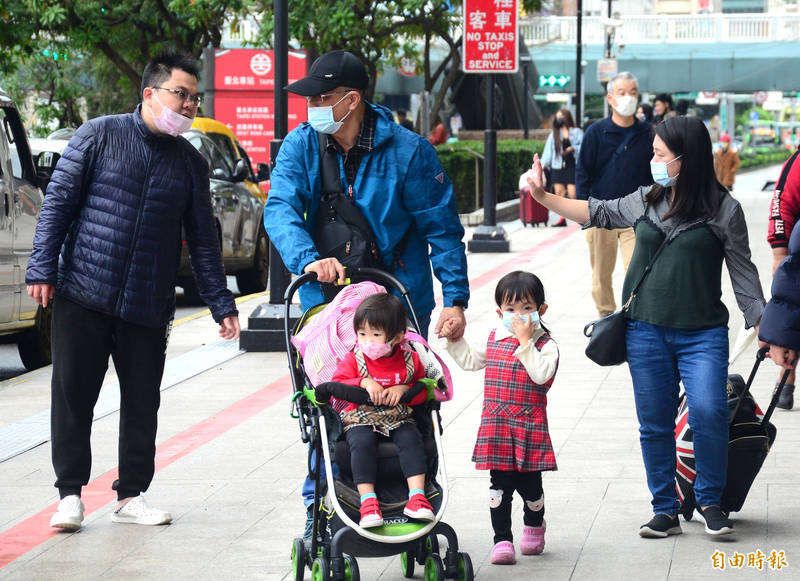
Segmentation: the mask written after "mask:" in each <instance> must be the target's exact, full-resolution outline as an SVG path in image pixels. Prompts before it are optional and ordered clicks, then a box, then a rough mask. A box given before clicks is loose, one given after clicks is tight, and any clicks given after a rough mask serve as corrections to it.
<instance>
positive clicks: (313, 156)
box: [264, 50, 469, 538]
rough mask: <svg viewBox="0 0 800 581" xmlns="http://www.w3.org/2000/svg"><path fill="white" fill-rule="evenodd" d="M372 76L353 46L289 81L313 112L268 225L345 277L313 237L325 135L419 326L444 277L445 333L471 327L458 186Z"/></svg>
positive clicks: (284, 148) (316, 265)
mask: <svg viewBox="0 0 800 581" xmlns="http://www.w3.org/2000/svg"><path fill="white" fill-rule="evenodd" d="M368 85H369V77H368V75H367V70H366V68H365V67H364V65H363V63H362V62H361V61H360V60H359V59H358V58H357V57H356V56H355V55H353V54H352V53H349V52H347V51H343V50H335V51H332V52H328V53H325V54H324V55H322V56H320V57H319V58H318V59H317V60H316V61H314V64H312V65H311V68H310V69H309V74H308V76H306V77H305V78H303V79H300V80H299V81H297V82H295V83H292V84H291V85H289V86H288V87H286V90H287V91H289V92H290V93H295V94H297V95H302V96H304V97H305V98H306V101H307V102H308V111H309V116H308V118H309V121H308V122H307V123H302V124H301V125H300V126H299V127H298V128H297V129H294V130H293V131H291V132H290V133H289V134H288V135H287V136H286V139H285V140H284V141H283V144H282V145H281V150H280V153H279V154H278V158H277V159H276V161H275V169H274V170H273V172H272V176H271V187H270V193H269V198H268V199H267V206H266V208H265V210H264V226H265V227H266V230H267V233H268V234H269V237H270V240H271V241H272V243H273V244H274V245H275V248H277V250H278V252H279V253H280V255H281V258H282V259H283V262H284V264H286V267H287V268H288V269H289V270H290V271H291V272H293V273H295V274H302V273H304V272H315V273H316V274H317V280H318V281H319V282H322V283H332V282H334V281H335V280H342V279H344V278H345V277H346V275H345V270H344V267H343V266H342V264H341V263H340V262H339V261H338V260H337V259H336V258H332V257H323V256H321V255H320V253H319V251H318V249H317V247H316V244H315V241H314V237H315V234H316V223H317V220H316V216H317V213H318V211H319V206H320V198H321V196H322V175H321V171H320V134H321V135H322V136H323V138H324V144H325V145H324V147H325V148H326V151H327V152H332V153H334V154H335V155H336V158H337V162H338V166H339V167H340V176H339V181H340V182H341V184H342V189H343V191H347V192H350V193H351V195H352V197H353V201H354V203H355V205H356V206H357V208H358V210H359V211H360V212H361V213H362V214H363V216H364V218H365V219H366V221H367V223H368V224H369V225H370V227H371V228H372V233H373V234H374V236H375V240H376V243H377V246H378V250H379V254H380V260H381V264H382V267H383V268H384V269H385V270H386V271H388V272H390V273H391V274H393V275H394V276H396V277H397V278H398V279H400V281H401V282H403V284H405V286H406V287H407V288H408V289H409V295H410V299H411V302H412V304H413V305H414V309H415V310H416V312H417V314H418V319H419V322H420V326H421V328H420V329H419V332H420V335H422V336H423V337H427V334H428V327H429V325H430V321H431V311H433V308H434V305H435V303H434V297H433V277H432V273H431V271H433V273H435V275H436V277H437V278H438V279H439V281H440V282H441V283H442V295H443V299H442V302H443V307H444V308H443V309H442V313H441V315H440V316H439V320H438V322H437V324H436V327H435V330H434V332H435V333H437V334H438V333H440V331H442V329H443V325H444V324H445V323H446V322H447V321H448V320H451V319H452V320H453V323H452V324H450V325H448V327H447V329H448V335H449V336H451V337H452V338H454V339H457V338H458V337H460V336H461V335H462V334H463V333H464V328H465V327H466V324H467V322H466V319H465V317H464V309H465V308H466V307H467V301H468V300H469V280H468V278H467V256H466V248H465V246H464V243H463V242H462V238H463V237H464V228H463V226H462V225H461V221H460V220H459V218H458V211H457V209H456V202H455V196H454V194H453V185H452V183H451V182H450V180H449V179H448V177H447V174H446V173H445V171H444V169H443V168H442V166H441V164H440V163H439V159H438V157H437V156H436V150H435V149H434V148H433V147H431V145H430V143H428V142H427V140H426V139H425V138H423V137H422V136H420V135H417V134H415V133H411V132H408V131H406V130H404V129H401V128H400V127H398V125H397V124H396V123H394V122H393V118H392V114H391V111H389V110H388V109H386V108H385V107H382V106H380V105H375V104H372V103H369V102H367V100H366V99H365V97H364V91H365V90H366V88H367V86H368ZM319 282H314V283H308V284H305V285H303V286H302V287H301V288H300V291H299V294H300V303H301V305H302V307H303V308H304V309H307V308H310V307H312V306H314V305H318V304H320V303H322V302H324V297H323V294H322V289H321V287H320V285H319ZM303 498H304V502H305V505H306V509H307V518H306V533H305V535H304V536H306V537H307V538H310V535H311V525H312V511H311V508H312V507H311V505H312V503H313V499H314V482H313V480H311V479H310V478H308V477H306V481H305V483H304V484H303Z"/></svg>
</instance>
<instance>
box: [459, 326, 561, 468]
mask: <svg viewBox="0 0 800 581" xmlns="http://www.w3.org/2000/svg"><path fill="white" fill-rule="evenodd" d="M494 336H495V332H494V331H492V333H491V334H490V335H489V339H488V342H487V346H486V377H485V383H484V399H483V413H482V414H481V425H480V428H479V429H478V439H477V441H476V442H475V449H474V451H473V452H472V461H473V462H475V464H476V466H475V467H476V468H477V469H478V470H504V471H508V472H533V471H535V470H557V467H556V456H555V453H554V452H553V445H552V444H551V442H550V434H549V433H548V430H547V388H549V387H550V385H552V383H553V379H555V374H553V377H551V378H550V380H549V381H548V382H547V383H545V384H544V385H538V384H536V383H534V382H533V380H532V379H531V378H530V376H529V375H528V372H527V371H526V370H525V367H524V366H523V365H522V363H520V361H519V360H518V359H517V358H516V357H515V356H514V351H516V350H517V348H518V347H519V341H518V340H517V339H516V338H515V337H507V338H505V339H501V340H500V341H495V338H494ZM548 341H552V339H551V338H550V337H549V336H548V335H547V334H543V335H542V336H541V337H539V339H537V341H536V343H535V344H534V347H535V348H536V349H537V350H538V351H541V350H542V346H544V345H545V343H547V342H548Z"/></svg>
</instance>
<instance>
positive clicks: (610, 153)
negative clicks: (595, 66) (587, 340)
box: [575, 72, 653, 317]
mask: <svg viewBox="0 0 800 581" xmlns="http://www.w3.org/2000/svg"><path fill="white" fill-rule="evenodd" d="M606 99H607V100H608V103H609V105H610V106H611V111H612V112H611V116H609V117H607V118H606V119H603V120H601V121H598V122H596V123H593V124H592V125H590V126H589V128H588V129H587V130H586V134H585V135H584V137H583V141H582V143H581V150H580V155H579V156H578V165H577V166H576V169H575V190H576V194H577V198H578V199H580V200H588V199H589V197H592V198H596V199H599V200H613V199H616V198H619V197H620V196H622V195H624V193H625V192H632V191H634V190H636V188H638V187H640V186H645V185H649V184H651V183H653V178H652V176H651V175H650V158H651V157H652V155H653V146H652V143H653V138H652V126H651V125H650V124H648V123H644V122H643V121H639V120H638V119H636V116H635V113H636V104H637V101H638V100H639V84H638V82H637V81H636V77H634V76H633V75H632V74H631V73H628V72H622V73H619V74H618V75H617V76H615V77H614V78H613V79H611V81H610V82H609V83H608V94H607V95H606ZM586 241H587V242H588V244H589V261H590V264H591V265H592V298H593V299H594V303H595V306H596V307H597V312H598V313H599V314H600V316H601V317H602V316H605V315H608V314H609V313H613V312H614V311H615V310H616V309H617V307H616V302H615V301H614V288H613V286H612V284H611V275H612V274H613V272H614V267H615V266H616V263H617V249H618V248H619V251H620V253H621V254H622V262H623V265H624V267H625V270H627V269H628V264H629V263H630V261H631V256H632V255H633V247H634V243H635V235H634V233H633V229H632V228H616V229H611V230H606V229H604V228H589V229H587V230H586Z"/></svg>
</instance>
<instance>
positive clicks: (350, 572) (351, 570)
mask: <svg viewBox="0 0 800 581" xmlns="http://www.w3.org/2000/svg"><path fill="white" fill-rule="evenodd" d="M344 579H345V581H361V573H359V571H358V561H356V558H355V557H353V556H352V555H345V556H344Z"/></svg>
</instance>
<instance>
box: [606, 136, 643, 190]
mask: <svg viewBox="0 0 800 581" xmlns="http://www.w3.org/2000/svg"><path fill="white" fill-rule="evenodd" d="M639 133H640V132H639V131H634V130H633V128H631V130H630V132H629V133H628V134H627V135H626V136H625V139H623V140H622V143H620V144H619V147H617V149H616V150H615V151H614V153H613V154H612V155H611V159H610V160H609V161H608V163H607V164H606V165H605V167H604V168H603V171H601V172H600V175H599V176H598V177H597V179H596V180H595V183H596V182H599V181H601V180H602V179H603V178H604V177H605V175H606V173H607V172H608V170H610V169H611V168H612V167H613V166H614V163H615V162H616V161H617V158H618V157H619V155H620V154H621V153H622V152H623V151H624V150H625V148H626V147H627V146H628V144H629V143H630V142H631V140H632V139H633V138H634V137H636V135H638V134H639Z"/></svg>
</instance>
